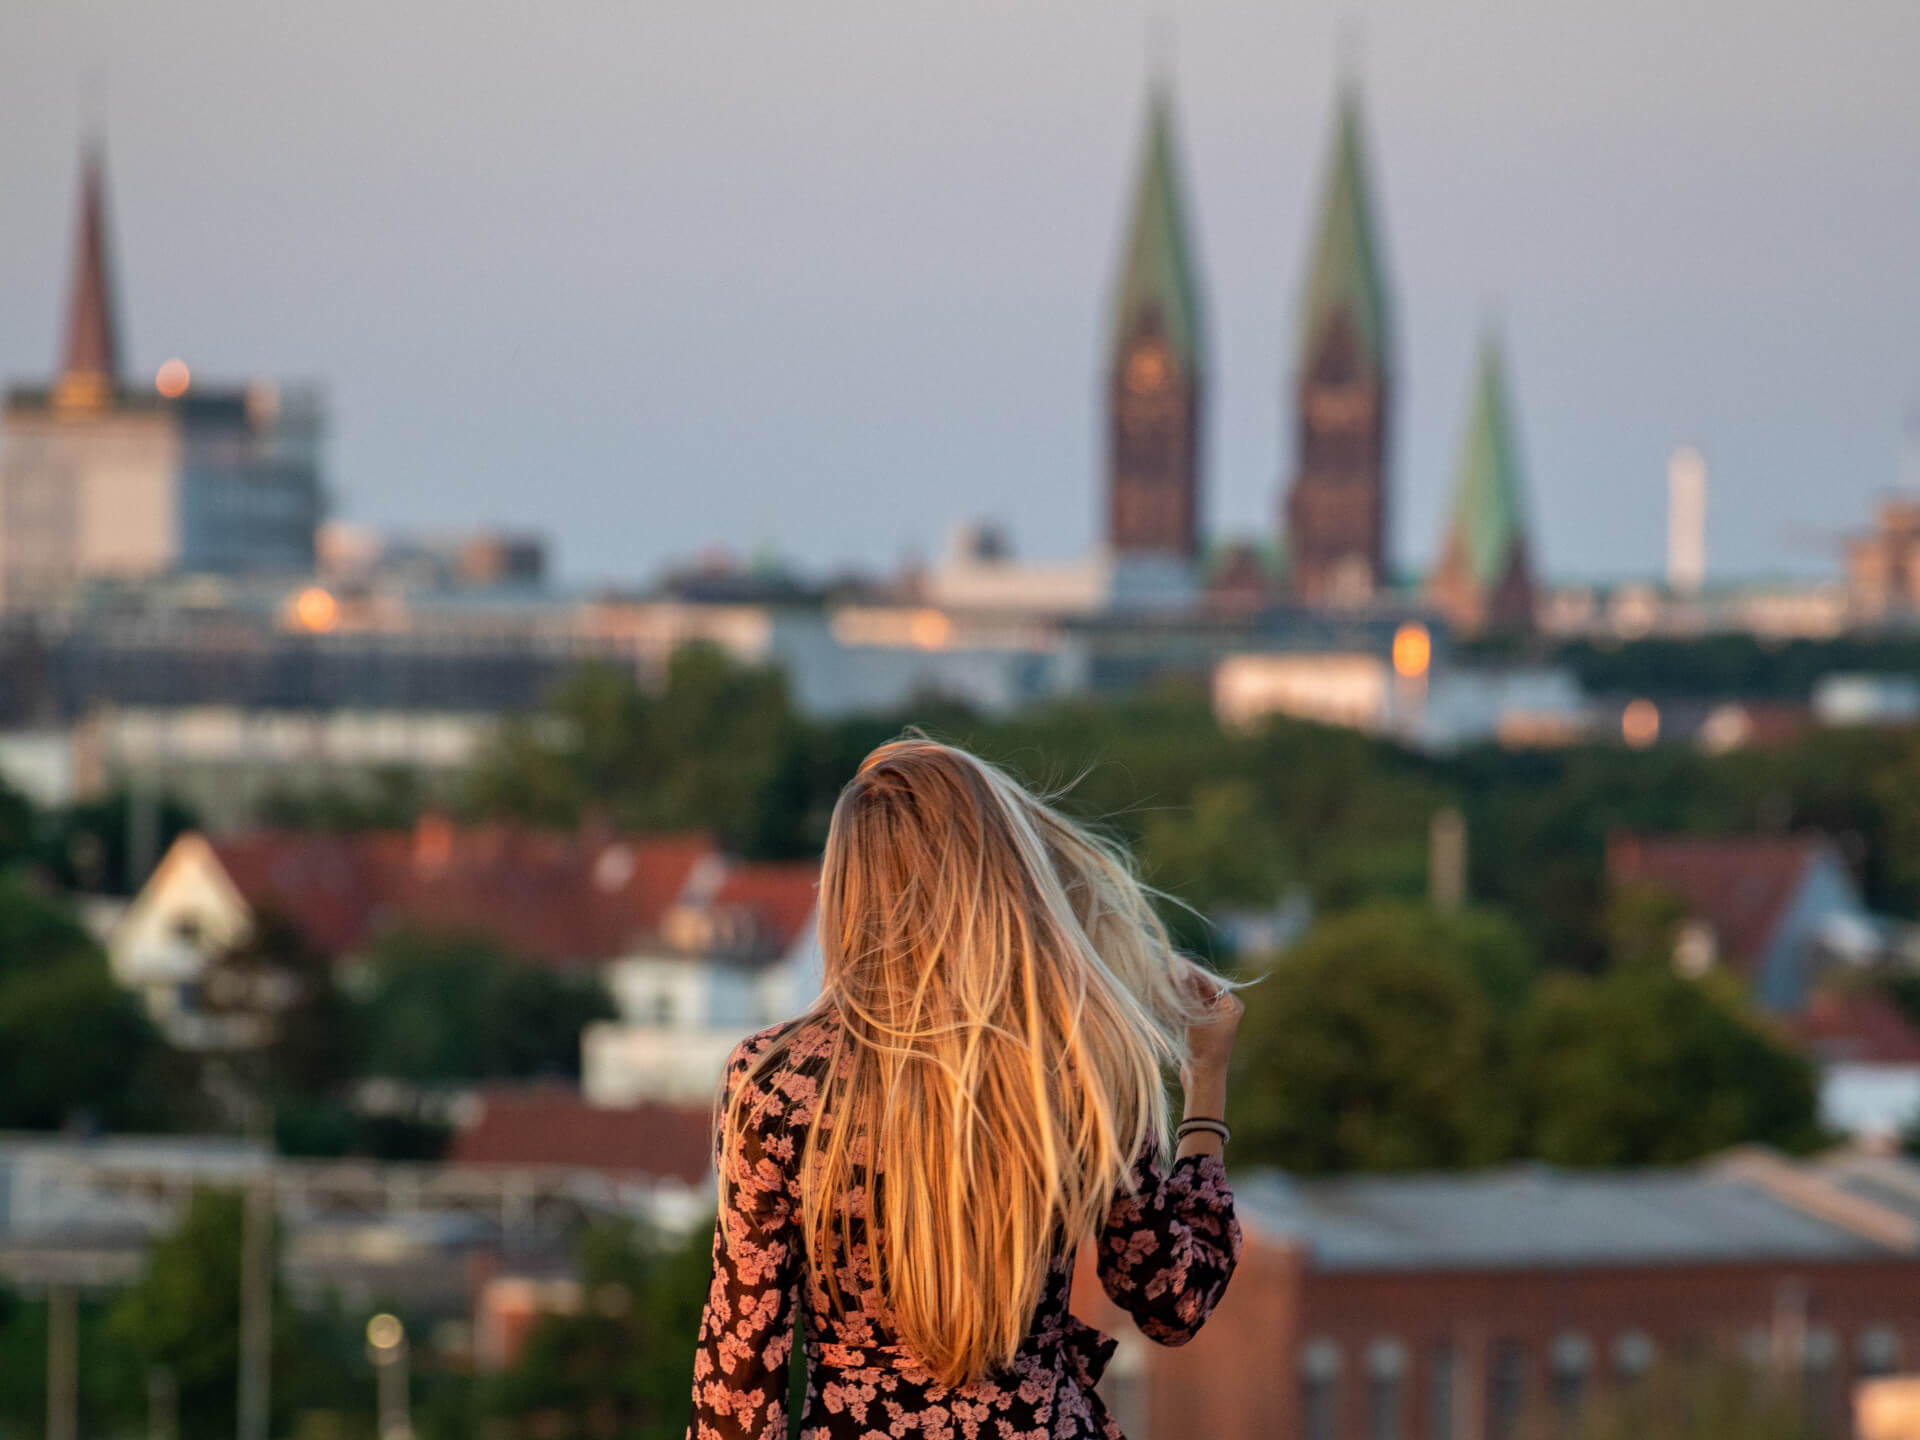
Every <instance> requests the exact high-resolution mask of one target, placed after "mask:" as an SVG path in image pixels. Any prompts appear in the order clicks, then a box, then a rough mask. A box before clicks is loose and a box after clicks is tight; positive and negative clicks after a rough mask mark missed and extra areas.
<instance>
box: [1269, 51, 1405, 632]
mask: <svg viewBox="0 0 1920 1440" xmlns="http://www.w3.org/2000/svg"><path fill="white" fill-rule="evenodd" d="M1366 171H1367V167H1366V154H1365V146H1364V144H1363V140H1362V135H1361V127H1360V106H1359V101H1358V99H1357V98H1356V96H1355V95H1354V93H1353V91H1352V90H1351V89H1346V90H1343V92H1342V93H1341V96H1340V99H1339V103H1338V111H1337V114H1336V118H1335V128H1334V138H1333V150H1332V153H1331V155H1330V156H1329V159H1328V166H1327V178H1326V188H1325V190H1324V192H1323V195H1322V199H1321V208H1320V224H1319V231H1318V233H1317V235H1316V236H1315V240H1314V248H1313V255H1312V259H1311V261H1310V262H1309V267H1308V270H1307V283H1306V290H1305V293H1304V295H1303V296H1302V299H1301V316H1300V331H1299V341H1298V349H1297V351H1296V353H1295V357H1294V364H1295V383H1296V386H1297V389H1296V399H1297V405H1298V409H1297V412H1296V421H1295V424H1296V430H1295V445H1296V451H1295V469H1294V475H1293V482H1292V486H1291V488H1290V489H1289V490H1288V492H1287V498H1286V512H1285V521H1284V529H1285V537H1284V538H1285V543H1286V553H1287V559H1288V569H1289V578H1290V583H1291V586H1292V589H1293V593H1294V595H1295V596H1296V597H1297V598H1298V599H1300V600H1301V601H1303V602H1305V603H1306V604H1309V605H1314V606H1341V605H1355V604H1364V603H1365V602H1367V601H1368V600H1370V599H1372V598H1373V596H1374V595H1375V594H1376V593H1377V592H1378V591H1379V590H1380V589H1381V588H1382V587H1383V586H1385V585H1386V584H1387V583H1388V582H1389V578H1390V577H1389V575H1388V570H1387V553H1386V537H1387V515H1388V498H1389V497H1388V467H1387V461H1388V453H1389V452H1388V407H1389V403H1390V401H1391V399H1392V394H1393V379H1392V360H1391V350H1392V316H1391V313H1390V312H1391V305H1390V302H1389V298H1388V295H1387V285H1386V276H1385V267H1384V264H1383V260H1382V256H1381V250H1380V241H1379V236H1378V232H1377V230H1376V227H1375V223H1374V207H1373V198H1372V192H1371V187H1370V186H1369V185H1368V183H1367V173H1366Z"/></svg>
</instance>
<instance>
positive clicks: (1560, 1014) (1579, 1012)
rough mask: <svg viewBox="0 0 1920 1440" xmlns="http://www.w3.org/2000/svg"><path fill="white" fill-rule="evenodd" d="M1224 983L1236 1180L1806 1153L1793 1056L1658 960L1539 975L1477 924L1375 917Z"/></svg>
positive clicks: (1734, 996)
mask: <svg viewBox="0 0 1920 1440" xmlns="http://www.w3.org/2000/svg"><path fill="white" fill-rule="evenodd" d="M1667 953H1670V951H1669V952H1667ZM1242 975H1243V978H1247V979H1249V980H1250V981H1251V982H1252V983H1251V984H1250V985H1249V987H1248V988H1247V989H1246V990H1245V991H1244V992H1243V994H1244V998H1245V1001H1246V1005H1247V1015H1246V1020H1245V1023H1244V1025H1243V1028H1242V1041H1241V1043H1240V1045H1239V1046H1238V1047H1236V1065H1237V1067H1238V1073H1237V1075H1236V1077H1235V1083H1234V1084H1233V1086H1232V1088H1231V1091H1230V1095H1231V1099H1230V1118H1231V1120H1232V1121H1233V1125H1234V1140H1233V1154H1234V1159H1235V1161H1236V1162H1237V1163H1240V1164H1248V1163H1265V1164H1272V1165H1279V1166H1282V1167H1284V1168H1287V1169H1289V1170H1293V1171H1296V1172H1299V1173H1304V1174H1316V1173H1328V1172H1340V1171H1352V1170H1420V1169H1426V1170H1451V1169H1461V1168H1468V1167H1472V1166H1476V1165H1486V1164H1491V1163H1493V1162H1496V1161H1502V1160H1508V1159H1516V1158H1523V1157H1524V1158H1532V1159H1538V1160H1543V1161H1547V1162H1549V1163H1553V1164H1559V1165H1568V1166H1620V1165H1662V1164H1675V1163H1679V1162H1682V1161H1686V1160H1692V1159H1695V1158H1697V1157H1699V1156H1702V1155H1707V1154H1711V1153H1712V1152H1714V1151H1716V1150H1721V1149H1725V1148H1726V1147H1728V1146H1730V1145H1734V1144H1737V1143H1742V1142H1757V1143H1764V1144H1771V1145H1776V1146H1780V1147H1782V1148H1786V1149H1790V1150H1799V1149H1805V1148H1808V1147H1810V1146H1812V1145H1815V1144H1817V1143H1819V1141H1820V1140H1821V1138H1822V1137H1821V1134H1820V1131H1819V1128H1818V1126H1817V1124H1816V1118H1815V1116H1816V1106H1815V1084H1814V1075H1813V1071H1812V1067H1811V1066H1810V1065H1809V1064H1808V1062H1807V1061H1806V1059H1805V1058H1804V1057H1803V1056H1801V1055H1799V1054H1798V1053H1796V1052H1795V1051H1794V1050H1792V1049H1791V1048H1789V1047H1788V1046H1787V1045H1786V1044H1785V1043H1783V1041H1782V1040H1781V1039H1780V1038H1779V1037H1778V1036H1777V1035H1775V1034H1773V1033H1772V1032H1770V1031H1769V1030H1768V1029H1767V1028H1766V1027H1765V1026H1764V1025H1763V1024H1762V1023H1761V1022H1760V1021H1759V1020H1758V1019H1757V1018H1756V1017H1755V1016H1754V1015H1753V1014H1752V1013H1751V1010H1750V1008H1749V1006H1748V1004H1747V1002H1746V999H1745V997H1744V996H1743V995H1742V994H1741V993H1740V992H1739V990H1738V988H1737V987H1735V986H1733V985H1731V984H1721V983H1702V982H1698V981H1693V980H1687V979H1683V978H1681V977H1679V976H1677V975H1675V974H1674V973H1673V971H1672V968H1671V966H1670V965H1668V964H1666V963H1665V962H1664V958H1653V959H1645V960H1642V959H1638V958H1635V957H1634V956H1633V955H1632V954H1631V953H1629V954H1628V955H1623V956H1622V957H1621V958H1619V959H1618V960H1616V961H1615V962H1614V963H1613V964H1612V965H1610V966H1609V967H1608V968H1607V969H1606V970H1605V971H1604V973H1602V974H1600V975H1598V976H1589V975H1582V974H1577V973H1572V972H1567V971H1560V972H1549V973H1542V972H1541V971H1540V969H1539V967H1538V966H1537V965H1536V964H1535V963H1534V961H1533V958H1532V957H1531V955H1530V954H1529V953H1528V944H1527V940H1526V937H1525V936H1524V934H1523V933H1522V932H1521V931H1520V930H1519V929H1518V928H1517V927H1516V926H1514V925H1513V924H1512V923H1511V922H1510V921H1508V920H1506V919H1505V918H1503V917H1502V916H1500V915H1499V914H1497V913H1496V912H1491V911H1484V910H1482V911H1466V912H1462V913H1458V914H1440V913H1437V912H1435V911H1433V910H1432V909H1430V908H1427V907H1425V906H1422V905H1409V904H1402V903H1392V902H1389V903H1379V904H1373V905H1368V906H1363V907H1360V908H1357V909H1354V910H1350V911H1347V912H1345V913H1343V914H1341V915H1338V916H1336V917H1334V918H1332V919H1329V920H1327V921H1324V922H1323V923H1321V924H1320V925H1318V926H1316V927H1315V928H1314V930H1313V931H1312V932H1311V933H1310V934H1309V935H1308V936H1307V938H1306V939H1305V940H1304V941H1303V942H1302V943H1301V944H1300V945H1299V946H1298V947H1297V948H1296V949H1294V950H1293V951H1291V952H1289V953H1288V954H1287V955H1285V956H1283V957H1281V958H1279V959H1278V960H1276V961H1274V962H1273V963H1272V964H1271V966H1270V967H1268V968H1267V969H1265V970H1264V972H1246V971H1243V972H1242Z"/></svg>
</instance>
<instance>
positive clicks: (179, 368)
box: [153, 356, 193, 400]
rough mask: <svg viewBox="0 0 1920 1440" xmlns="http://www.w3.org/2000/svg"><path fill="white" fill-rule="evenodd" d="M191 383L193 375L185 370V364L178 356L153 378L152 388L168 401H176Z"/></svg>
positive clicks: (163, 366) (161, 368) (162, 367)
mask: <svg viewBox="0 0 1920 1440" xmlns="http://www.w3.org/2000/svg"><path fill="white" fill-rule="evenodd" d="M192 383H193V374H192V372H191V371H189V370H188V369H187V362H186V361H184V360H182V359H180V358H179V357H178V356H175V357H174V358H173V359H171V360H169V361H167V363H166V364H164V365H162V366H161V367H160V369H159V370H158V371H157V372H156V373H155V375H154V377H153V388H154V389H156V390H158V391H159V392H160V393H161V394H162V395H164V396H166V397H167V399H169V400H178V399H179V398H180V397H181V396H182V395H184V394H186V393H187V386H189V385H191V384H192Z"/></svg>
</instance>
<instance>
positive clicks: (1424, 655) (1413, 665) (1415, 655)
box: [1393, 620, 1433, 680]
mask: <svg viewBox="0 0 1920 1440" xmlns="http://www.w3.org/2000/svg"><path fill="white" fill-rule="evenodd" d="M1432 663H1433V636H1432V635H1430V634H1428V633H1427V627H1426V626H1424V625H1422V624H1420V623H1419V622H1418V621H1414V620H1409V621H1408V622H1407V623H1406V624H1404V625H1402V626H1401V627H1400V628H1399V629H1398V630H1396V631H1394V632H1393V673H1394V674H1396V675H1399V676H1401V677H1403V678H1404V679H1408V680H1414V679H1418V678H1419V677H1420V676H1422V675H1424V674H1426V673H1427V666H1429V665H1430V664H1432Z"/></svg>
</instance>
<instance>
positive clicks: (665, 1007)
mask: <svg viewBox="0 0 1920 1440" xmlns="http://www.w3.org/2000/svg"><path fill="white" fill-rule="evenodd" d="M653 1023H654V1024H655V1025H658V1026H660V1027H661V1028H662V1029H668V1028H671V1026H672V1025H673V992H672V991H671V990H656V991H654V992H653Z"/></svg>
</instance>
